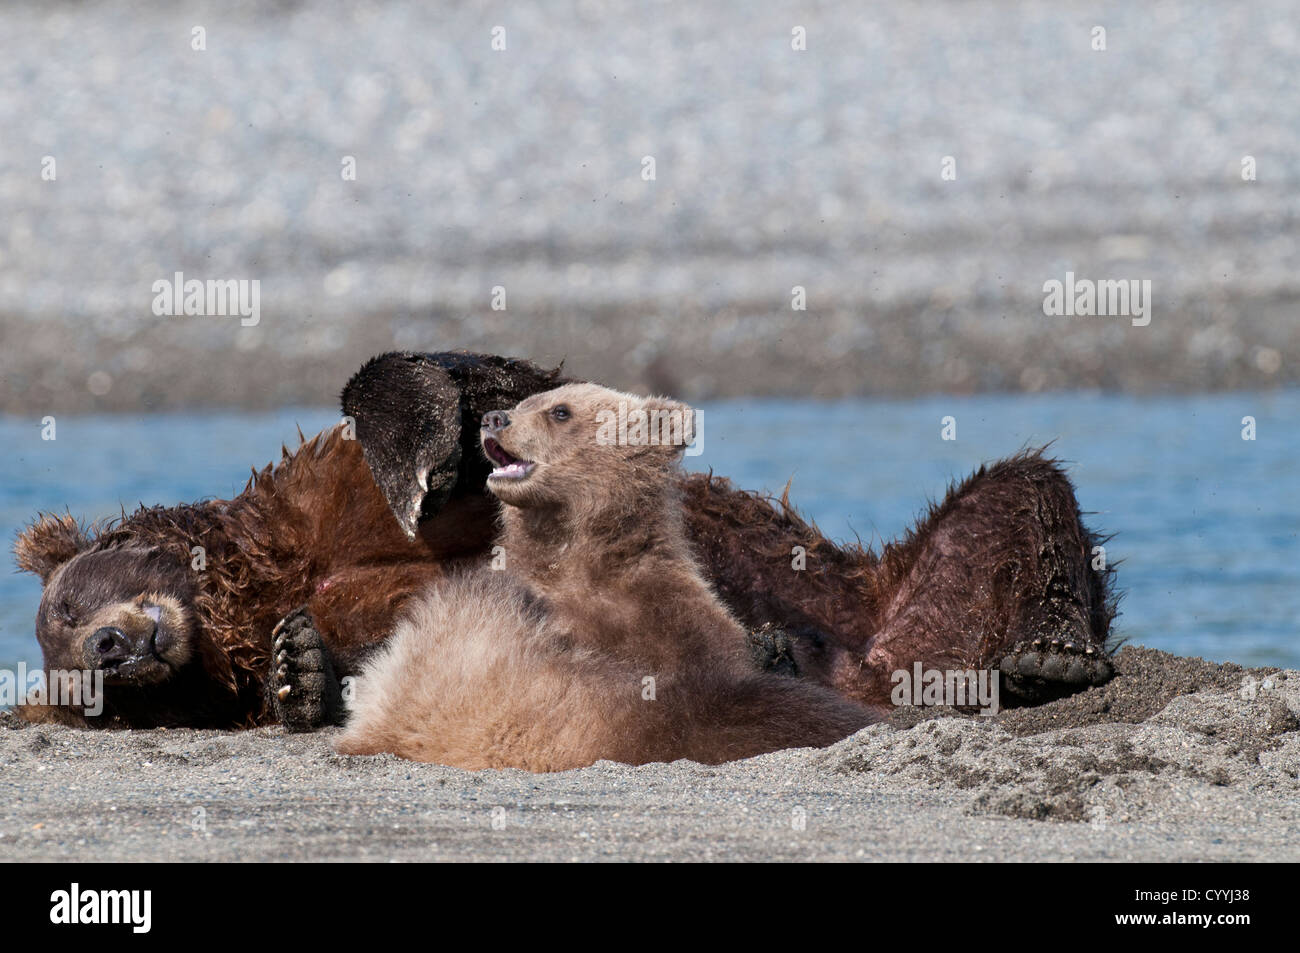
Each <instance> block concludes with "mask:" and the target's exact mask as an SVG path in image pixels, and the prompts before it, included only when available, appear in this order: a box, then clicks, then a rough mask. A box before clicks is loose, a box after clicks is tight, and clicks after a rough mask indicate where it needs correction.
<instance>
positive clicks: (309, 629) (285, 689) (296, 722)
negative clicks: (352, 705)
mask: <svg viewBox="0 0 1300 953" xmlns="http://www.w3.org/2000/svg"><path fill="white" fill-rule="evenodd" d="M272 636H273V645H274V649H273V651H275V653H276V655H275V661H274V663H273V665H272V667H271V672H270V675H269V676H268V677H267V686H266V687H267V699H268V702H269V704H270V707H271V709H272V711H273V712H274V713H275V716H276V718H277V719H278V720H279V722H280V723H281V724H282V725H284V727H285V730H286V731H294V732H302V731H316V730H317V729H318V728H321V727H323V726H325V725H328V724H334V723H337V722H338V721H341V720H342V716H343V712H344V706H343V695H342V691H341V689H340V687H339V680H338V678H337V677H336V676H335V674H334V666H333V665H332V664H331V662H330V657H329V652H328V651H326V649H325V643H324V641H323V640H322V639H321V636H320V633H319V632H317V631H316V625H315V623H314V622H313V621H312V618H311V615H310V614H309V613H308V612H307V610H306V609H305V608H303V609H299V610H297V611H296V612H292V613H290V614H289V615H287V616H285V617H284V618H283V619H281V620H280V623H279V624H278V625H277V626H276V627H275V631H274V632H273V633H272Z"/></svg>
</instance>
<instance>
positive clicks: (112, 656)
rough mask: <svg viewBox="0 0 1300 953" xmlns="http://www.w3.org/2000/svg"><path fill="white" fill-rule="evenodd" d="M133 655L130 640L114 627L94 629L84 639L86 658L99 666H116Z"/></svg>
mask: <svg viewBox="0 0 1300 953" xmlns="http://www.w3.org/2000/svg"><path fill="white" fill-rule="evenodd" d="M132 655H133V651H132V647H131V640H130V639H128V638H127V637H126V633H125V632H123V631H122V630H121V629H119V628H118V627H117V626H114V625H106V626H104V627H103V628H101V629H96V630H95V631H94V633H92V634H91V636H90V638H88V639H86V658H87V659H89V660H93V661H96V662H98V663H99V664H100V665H101V666H105V667H107V666H109V665H118V664H120V663H122V662H125V661H127V659H129V658H131V656H132Z"/></svg>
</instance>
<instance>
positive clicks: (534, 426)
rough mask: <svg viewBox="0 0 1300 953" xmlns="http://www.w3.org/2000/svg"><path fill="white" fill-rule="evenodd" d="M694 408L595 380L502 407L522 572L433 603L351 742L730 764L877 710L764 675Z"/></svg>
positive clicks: (580, 762)
mask: <svg viewBox="0 0 1300 953" xmlns="http://www.w3.org/2000/svg"><path fill="white" fill-rule="evenodd" d="M692 419H693V414H692V412H691V410H690V408H688V407H686V406H685V405H683V404H679V403H676V402H672V401H669V400H665V399H661V398H641V397H636V396H632V395H628V394H622V393H618V392H616V391H612V390H608V389H606V388H603V387H600V386H598V385H595V384H569V385H566V386H563V387H560V388H558V389H555V390H552V391H549V392H546V393H543V394H538V395H535V396H532V397H529V398H528V399H526V400H525V401H523V402H522V403H521V404H519V405H518V407H516V408H515V409H514V410H512V411H509V412H505V411H498V412H494V413H489V414H487V415H486V416H485V417H484V419H483V429H482V434H481V437H482V446H483V450H484V453H485V454H486V456H487V457H488V458H489V459H490V460H491V461H492V462H493V463H494V464H496V469H495V470H493V471H492V473H491V474H490V475H489V477H488V484H487V485H488V488H489V489H490V490H491V491H492V493H493V494H495V495H496V497H497V498H498V499H500V500H501V502H502V503H503V504H504V506H503V508H502V524H503V533H502V535H501V537H500V541H499V542H500V549H499V550H497V552H498V558H502V557H503V558H504V568H500V569H488V568H483V569H479V570H477V571H472V572H466V573H464V574H462V575H460V576H457V577H454V578H452V579H450V580H445V581H442V582H439V583H435V584H434V585H433V586H432V587H431V588H430V590H429V591H428V593H427V594H426V595H425V596H424V598H423V599H422V600H421V601H419V602H417V603H416V604H415V606H414V607H413V609H412V610H411V611H410V612H409V613H408V614H407V616H406V617H405V619H404V620H403V621H402V622H400V623H399V625H398V627H397V630H396V632H395V634H394V636H393V638H392V639H391V641H390V642H389V644H388V645H387V646H386V647H385V648H384V649H383V650H381V651H380V652H379V653H378V654H376V655H375V656H374V657H373V658H372V659H371V660H370V662H369V663H367V665H366V667H365V670H364V674H363V675H362V678H361V680H360V683H359V685H358V688H357V693H356V702H355V704H354V707H353V712H352V716H351V719H350V721H349V723H348V727H347V729H346V731H345V733H344V734H343V736H342V737H341V739H340V740H339V742H338V750H339V751H340V752H342V753H345V754H374V753H380V752H392V753H394V754H397V755H400V756H402V757H405V758H411V759H414V760H419V761H432V762H437V763H441V764H447V765H452V766H455V767H461V768H469V769H480V768H506V767H513V768H522V769H525V770H530V771H562V770H566V769H570V768H577V767H582V766H584V765H589V764H592V763H593V762H595V761H598V760H602V759H608V760H613V761H622V762H626V763H629V764H643V763H646V762H650V761H672V760H675V759H677V758H688V759H691V760H695V761H701V762H705V763H719V762H723V761H729V760H733V759H736V758H743V757H748V756H751V755H756V754H761V753H763V752H767V751H775V750H778V749H781V748H789V747H801V746H824V745H828V744H831V743H833V742H835V741H837V740H839V739H841V738H844V737H846V736H847V735H849V734H851V733H853V732H854V731H856V730H857V729H859V728H861V727H863V726H864V725H867V724H869V723H870V722H871V721H873V717H872V714H871V713H870V712H869V711H868V710H867V709H865V708H863V707H861V706H859V705H857V704H854V703H852V702H849V701H847V700H845V699H843V698H840V697H838V696H837V695H835V694H834V693H833V692H831V691H829V690H827V689H826V688H824V687H821V686H818V685H816V684H815V683H813V682H811V681H805V680H799V679H791V678H785V677H782V676H779V675H775V674H771V673H767V672H762V671H759V670H756V668H755V666H754V661H753V656H752V648H751V641H750V639H749V637H748V635H747V632H746V630H745V628H744V627H742V625H741V624H740V623H739V622H738V621H737V620H736V618H735V617H734V616H733V615H732V614H731V613H730V612H729V611H728V610H727V608H726V607H725V606H724V605H723V604H722V602H721V601H720V600H719V599H718V597H717V595H715V593H714V591H713V590H712V588H711V587H710V585H709V583H708V582H706V581H705V578H704V576H703V575H702V573H701V570H700V567H699V566H698V565H697V563H696V561H695V557H694V555H693V553H692V548H691V543H690V542H689V540H688V539H687V536H686V529H685V525H684V520H683V504H682V500H681V483H680V481H679V480H678V479H677V476H678V474H677V469H678V462H679V460H680V457H681V451H682V450H683V448H684V446H685V444H686V443H688V442H689V439H690V433H691V429H692V427H691V423H692Z"/></svg>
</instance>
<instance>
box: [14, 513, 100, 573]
mask: <svg viewBox="0 0 1300 953" xmlns="http://www.w3.org/2000/svg"><path fill="white" fill-rule="evenodd" d="M89 546H90V538H89V537H88V536H87V535H86V532H85V530H83V529H82V527H81V524H80V523H78V522H77V521H76V520H75V519H73V518H72V516H71V514H68V515H65V516H46V515H43V514H42V515H41V516H40V517H39V518H38V519H37V520H36V522H35V523H32V525H31V526H28V527H27V528H26V529H25V530H23V531H22V532H21V533H19V534H18V539H17V540H16V541H15V542H14V558H15V559H16V560H17V561H18V568H19V569H22V570H24V571H25V572H31V573H35V574H36V575H38V576H40V577H41V582H42V583H44V582H45V581H46V580H47V579H49V578H50V574H51V573H52V572H54V570H56V569H58V568H59V567H60V566H62V565H63V564H64V563H66V562H67V561H68V560H69V559H71V558H72V557H73V556H75V555H77V553H79V552H81V551H82V550H83V549H86V548H87V547H89Z"/></svg>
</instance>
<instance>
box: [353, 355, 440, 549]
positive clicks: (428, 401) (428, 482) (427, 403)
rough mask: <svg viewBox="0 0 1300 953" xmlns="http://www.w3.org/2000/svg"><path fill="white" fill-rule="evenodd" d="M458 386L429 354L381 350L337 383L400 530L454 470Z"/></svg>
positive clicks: (432, 506) (430, 508) (434, 499)
mask: <svg viewBox="0 0 1300 953" xmlns="http://www.w3.org/2000/svg"><path fill="white" fill-rule="evenodd" d="M460 397H461V394H460V388H459V387H458V386H457V384H456V382H455V381H453V380H452V378H451V376H450V375H449V374H448V373H447V371H446V370H445V369H443V368H442V367H439V366H438V365H437V364H436V363H435V362H433V361H431V360H429V355H423V354H411V353H393V354H381V355H380V356H379V357H375V358H371V359H370V360H369V361H367V362H366V363H365V365H364V366H363V367H362V368H361V370H359V371H357V372H356V374H354V375H352V380H350V381H348V384H347V386H346V387H345V388H343V413H344V414H345V415H346V416H349V417H351V418H352V419H353V420H355V421H356V432H357V439H358V440H359V441H361V450H362V452H363V453H364V454H365V457H366V463H368V464H369V465H370V472H371V474H372V475H373V476H374V478H375V483H377V484H378V485H379V489H380V491H381V492H382V493H383V494H384V499H386V500H387V501H388V507H389V509H391V510H392V511H393V515H394V516H396V517H397V522H398V523H399V524H401V527H402V529H403V530H405V531H406V535H407V536H409V537H411V538H414V537H415V533H416V529H417V527H418V526H419V523H420V520H421V519H422V518H425V517H428V516H432V515H433V514H434V513H437V512H438V510H440V509H442V506H443V504H445V503H446V502H447V498H448V497H450V496H451V491H452V488H453V487H455V485H456V480H457V477H458V476H459V473H460V461H461V447H460V432H461V427H460V419H461V409H460Z"/></svg>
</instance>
